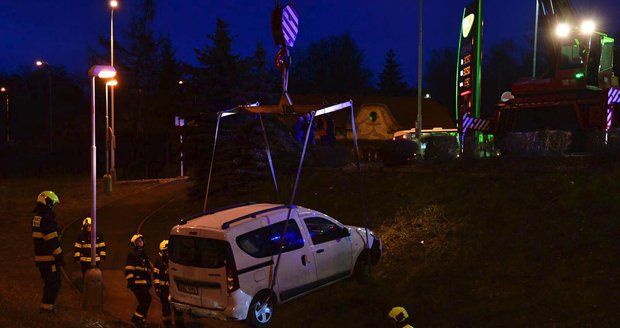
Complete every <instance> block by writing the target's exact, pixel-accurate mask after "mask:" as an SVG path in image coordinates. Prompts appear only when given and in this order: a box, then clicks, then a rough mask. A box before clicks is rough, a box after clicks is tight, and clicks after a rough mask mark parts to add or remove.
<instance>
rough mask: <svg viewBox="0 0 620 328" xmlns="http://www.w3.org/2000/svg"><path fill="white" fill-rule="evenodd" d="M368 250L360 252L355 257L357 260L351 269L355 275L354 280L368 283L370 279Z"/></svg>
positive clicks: (362, 283) (363, 283)
mask: <svg viewBox="0 0 620 328" xmlns="http://www.w3.org/2000/svg"><path fill="white" fill-rule="evenodd" d="M368 255H369V253H368V251H364V252H362V254H360V255H359V256H358V257H357V261H356V262H355V268H354V269H353V275H354V276H355V280H356V281H357V282H358V283H359V284H361V285H365V284H368V283H369V282H370V280H371V275H370V267H371V264H370V256H368Z"/></svg>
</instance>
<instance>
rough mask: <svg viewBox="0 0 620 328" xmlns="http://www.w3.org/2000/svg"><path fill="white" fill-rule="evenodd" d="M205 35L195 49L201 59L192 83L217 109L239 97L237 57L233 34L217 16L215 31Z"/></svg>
mask: <svg viewBox="0 0 620 328" xmlns="http://www.w3.org/2000/svg"><path fill="white" fill-rule="evenodd" d="M207 39H208V42H207V44H206V45H205V46H204V47H203V48H202V49H195V50H194V51H195V53H196V57H197V59H198V62H199V63H200V67H198V69H197V71H196V74H195V77H194V78H195V85H196V87H197V88H198V89H197V90H196V91H197V92H198V94H204V95H205V99H204V100H205V102H206V104H207V106H208V107H209V108H210V109H211V110H212V111H218V110H222V109H225V108H229V107H230V106H233V104H238V103H239V101H240V99H238V94H239V91H240V88H241V85H240V82H241V81H240V78H239V77H240V72H239V71H240V70H239V57H238V56H236V55H233V54H232V37H231V36H230V31H229V29H228V24H227V23H226V22H225V21H224V20H222V19H220V18H218V19H217V21H216V26H215V32H214V33H213V34H209V35H207ZM241 101H242V100H241Z"/></svg>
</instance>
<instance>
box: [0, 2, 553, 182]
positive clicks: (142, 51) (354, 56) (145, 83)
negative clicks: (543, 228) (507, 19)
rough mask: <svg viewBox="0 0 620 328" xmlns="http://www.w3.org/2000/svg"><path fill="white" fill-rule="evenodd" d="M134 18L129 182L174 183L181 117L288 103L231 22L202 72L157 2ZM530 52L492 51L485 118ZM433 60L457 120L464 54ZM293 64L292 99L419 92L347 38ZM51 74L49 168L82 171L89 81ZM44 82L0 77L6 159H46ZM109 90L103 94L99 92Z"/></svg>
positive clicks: (122, 67) (199, 52) (25, 75)
mask: <svg viewBox="0 0 620 328" xmlns="http://www.w3.org/2000/svg"><path fill="white" fill-rule="evenodd" d="M133 15H134V16H133V17H132V18H131V21H130V24H129V27H128V28H127V29H126V30H124V31H123V33H122V35H121V36H120V38H117V42H116V51H117V53H118V56H117V61H116V62H115V66H116V67H117V70H118V71H119V86H118V87H117V89H116V90H117V91H116V108H117V112H116V135H117V141H118V142H117V153H118V156H117V157H118V167H119V169H120V170H122V172H121V171H119V173H121V175H123V174H124V175H125V176H128V177H149V176H150V177H152V176H162V175H169V174H172V172H169V170H170V167H171V166H172V164H174V163H176V162H177V160H178V151H179V142H178V140H179V136H178V134H179V130H178V129H175V128H174V117H175V116H180V117H185V118H187V117H195V118H201V119H202V120H204V121H207V122H208V121H210V120H213V117H214V113H215V112H216V111H218V110H222V109H225V108H230V107H232V106H235V105H238V104H242V103H246V102H249V101H251V102H255V101H259V102H261V103H276V102H277V101H278V100H279V96H280V89H281V88H280V77H279V73H278V72H277V71H276V69H275V67H274V65H273V64H272V60H271V59H269V58H267V57H266V51H265V47H264V45H263V44H261V43H260V42H258V43H257V44H256V46H255V49H254V51H253V53H252V54H251V55H250V56H248V57H242V56H240V55H238V54H235V53H234V52H233V42H234V38H233V36H232V35H231V33H230V30H229V25H228V23H227V22H225V21H224V20H222V19H217V21H216V22H215V29H214V31H213V33H210V34H208V35H207V37H206V41H205V42H204V44H203V45H202V46H200V47H198V48H196V49H195V56H196V62H197V64H196V65H190V64H188V63H184V62H182V61H181V60H179V59H178V58H177V55H176V50H175V48H174V47H173V45H172V42H171V39H170V37H169V36H168V35H166V34H159V33H157V32H156V31H155V29H154V25H153V23H154V19H155V16H156V10H155V2H154V0H141V2H140V9H139V10H136V11H134V14H133ZM118 39H120V41H119V40H118ZM527 46H528V45H526V44H525V43H523V44H521V43H519V42H516V41H514V40H505V41H502V42H499V43H497V44H494V45H492V46H488V47H485V49H486V51H485V54H484V60H483V65H484V69H483V99H484V103H483V113H485V114H490V113H491V111H492V110H493V107H494V105H495V104H496V103H497V102H498V100H499V95H500V94H501V93H502V92H503V91H507V90H509V89H510V85H511V84H512V83H513V82H514V81H516V80H517V79H518V78H520V77H523V76H527V75H529V74H530V73H529V72H530V68H529V67H530V65H531V53H530V52H528V51H527V50H526V49H527ZM108 47H109V40H108V39H106V38H105V37H101V38H100V47H98V48H97V49H93V50H92V51H91V56H90V57H91V58H90V63H91V64H107V63H108V61H109V54H108V52H107V49H108ZM542 57H543V56H541V58H542ZM427 58H429V59H428V60H427V61H426V65H425V67H424V73H425V74H424V76H425V79H424V88H425V93H426V92H428V93H430V94H431V96H432V98H434V99H435V100H436V101H438V102H440V103H442V104H443V105H445V106H446V107H448V108H449V109H450V112H451V113H453V112H454V110H453V108H454V101H455V96H454V83H455V77H456V74H455V70H456V67H455V66H456V49H454V48H446V49H438V50H434V51H433V52H432V53H431V54H430V56H428V57H427ZM292 60H293V65H292V68H291V81H290V83H289V92H290V93H292V94H295V93H297V94H345V95H365V94H380V95H386V96H415V95H416V93H417V92H416V91H417V90H416V87H417V86H412V85H409V84H408V83H407V81H406V80H405V78H404V76H403V71H402V67H401V65H400V63H399V60H398V56H397V54H396V52H395V51H393V50H391V49H390V50H389V51H388V52H387V53H386V56H385V62H384V65H383V68H382V70H381V72H379V73H378V74H377V76H376V77H374V76H373V73H372V71H371V70H370V69H369V68H368V66H367V65H366V62H365V54H364V52H363V50H362V49H361V48H360V47H359V46H358V44H357V43H356V42H355V40H354V39H353V38H352V37H351V35H349V34H346V33H345V34H342V35H334V36H329V37H326V38H323V39H321V40H318V41H315V42H312V43H310V44H309V45H308V46H307V47H305V48H295V50H294V51H293V52H292ZM543 66H544V65H541V67H543ZM50 69H51V70H52V74H53V77H54V78H53V103H54V122H55V124H54V127H53V131H52V132H53V136H54V139H55V140H56V141H55V143H56V144H57V147H55V151H54V153H52V154H51V155H46V156H45V160H43V161H41V163H42V164H40V165H41V166H51V167H61V168H62V167H68V168H71V169H72V170H75V171H79V170H83V169H85V168H86V167H87V165H88V160H87V159H88V155H87V154H88V143H89V140H88V131H89V129H90V126H89V123H88V111H87V110H86V109H87V108H88V107H89V98H88V97H89V90H88V88H87V86H88V82H87V81H86V80H85V79H81V78H75V77H71V76H70V75H69V74H67V73H66V72H65V71H64V69H63V68H62V67H51V68H50ZM541 69H544V68H541ZM45 74H46V73H45V72H43V71H40V70H36V71H33V70H32V69H26V68H23V69H21V70H20V71H18V72H16V73H14V74H1V75H0V82H2V84H7V85H9V87H10V88H11V89H13V92H12V93H11V94H13V95H14V96H13V99H12V103H13V105H12V107H13V108H18V109H19V110H16V111H15V114H14V115H12V119H11V122H12V125H13V126H14V128H13V130H14V131H15V132H14V138H15V139H16V140H18V141H19V142H20V147H16V146H15V144H14V147H3V148H0V155H11V156H22V157H23V158H27V156H26V155H25V154H27V153H29V151H28V150H30V153H33V154H40V153H41V152H44V150H45V149H46V145H47V141H46V136H47V135H48V134H49V126H48V123H47V120H48V116H47V107H48V104H47V80H46V78H45ZM179 81H183V83H182V84H181V83H180V82H179ZM103 88H104V87H103V85H98V89H99V90H103ZM102 92H103V91H102ZM98 98H99V99H100V101H99V103H98V104H97V105H98V108H99V110H98V122H100V123H102V122H103V119H104V114H103V110H102V109H103V108H104V103H103V97H102V96H98ZM2 121H3V122H4V118H3V119H2ZM4 125H5V124H2V129H4ZM208 129H212V125H208V124H207V125H204V129H203V130H205V131H203V132H204V133H205V136H208V135H210V133H212V131H211V130H208ZM206 130H208V131H206ZM103 136H104V129H103V124H98V138H99V140H103ZM198 140H200V142H199V144H198V145H197V146H196V147H197V150H195V152H196V153H205V152H206V151H208V147H210V146H207V145H203V143H206V142H205V140H206V139H205V138H199V139H198ZM99 149H103V147H102V146H100V147H99ZM1 157H4V158H9V156H1ZM99 158H103V156H101V155H100V156H99ZM67 159H72V160H71V161H67ZM67 162H69V164H67ZM101 165H102V164H100V167H101Z"/></svg>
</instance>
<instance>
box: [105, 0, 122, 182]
mask: <svg viewBox="0 0 620 328" xmlns="http://www.w3.org/2000/svg"><path fill="white" fill-rule="evenodd" d="M118 5H119V2H118V1H116V0H111V1H110V66H112V67H114V10H116V8H118ZM115 86H116V85H110V107H111V108H110V112H111V115H112V117H111V119H112V124H111V131H110V132H111V133H110V134H111V138H110V139H109V140H108V141H107V142H109V143H111V145H110V150H109V151H108V153H111V155H110V170H109V171H108V172H109V174H110V175H111V177H112V181H116V130H115V129H114V127H115V125H114V99H115V98H114V88H115ZM106 131H107V130H106ZM106 133H107V132H106Z"/></svg>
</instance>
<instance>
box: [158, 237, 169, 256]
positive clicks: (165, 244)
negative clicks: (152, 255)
mask: <svg viewBox="0 0 620 328" xmlns="http://www.w3.org/2000/svg"><path fill="white" fill-rule="evenodd" d="M167 251H168V239H164V240H162V241H161V243H159V256H164V252H167Z"/></svg>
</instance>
